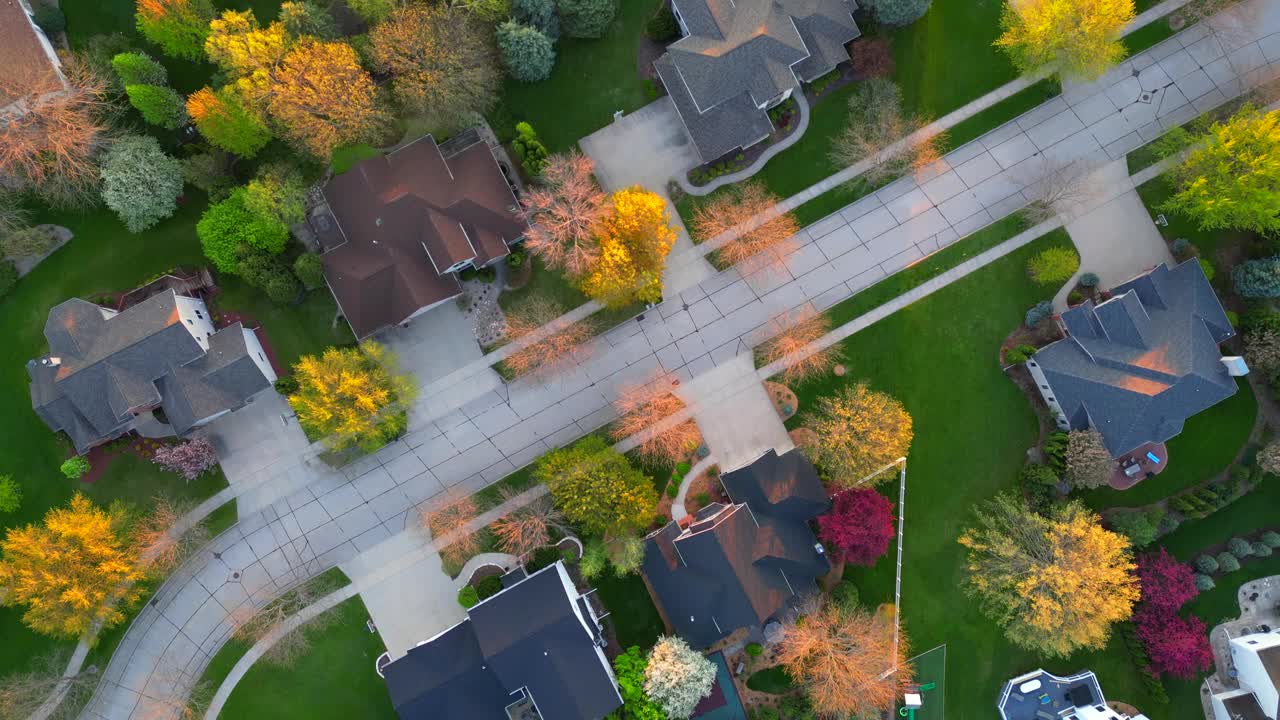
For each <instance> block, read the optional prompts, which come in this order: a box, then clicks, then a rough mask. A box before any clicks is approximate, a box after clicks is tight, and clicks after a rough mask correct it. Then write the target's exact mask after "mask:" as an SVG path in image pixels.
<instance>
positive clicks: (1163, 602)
mask: <svg viewBox="0 0 1280 720" xmlns="http://www.w3.org/2000/svg"><path fill="white" fill-rule="evenodd" d="M1138 582H1139V583H1140V584H1141V586H1142V608H1144V609H1148V610H1150V611H1154V612H1162V613H1170V614H1172V613H1176V612H1178V609H1179V608H1181V607H1182V606H1183V605H1186V604H1187V602H1189V601H1190V600H1191V599H1192V598H1194V597H1195V596H1196V594H1197V593H1199V590H1197V589H1196V581H1195V573H1193V572H1192V571H1191V567H1190V566H1188V565H1186V564H1185V563H1180V562H1178V560H1177V558H1175V557H1173V556H1171V555H1170V554H1169V553H1167V552H1165V549H1164V548H1160V552H1159V554H1157V553H1147V554H1145V555H1142V556H1141V557H1139V558H1138Z"/></svg>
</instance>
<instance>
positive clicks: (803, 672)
mask: <svg viewBox="0 0 1280 720" xmlns="http://www.w3.org/2000/svg"><path fill="white" fill-rule="evenodd" d="M893 626H894V616H893V613H892V609H890V610H889V612H887V613H884V612H881V613H873V612H870V611H868V610H865V609H862V608H858V607H848V606H846V605H841V604H837V603H828V604H827V605H826V606H825V607H823V608H822V609H821V610H819V611H817V612H815V613H811V614H809V615H806V616H805V617H804V618H803V620H802V621H800V622H796V623H793V624H791V625H788V626H787V627H786V628H785V629H784V630H783V634H782V642H780V643H779V644H778V660H779V661H780V662H781V663H782V666H783V667H785V668H786V669H787V674H788V675H790V676H791V677H792V678H794V679H795V680H796V681H797V682H799V683H802V684H803V686H804V687H805V688H806V690H807V691H808V694H809V699H810V700H811V701H812V702H813V709H814V710H815V711H817V713H818V714H819V715H822V716H824V717H860V718H871V717H881V716H883V715H884V714H885V713H888V712H891V711H892V710H893V706H894V703H895V702H896V701H897V699H898V698H899V696H900V695H901V693H902V691H903V690H904V689H905V688H906V686H907V685H909V684H910V683H911V680H912V669H911V665H910V664H909V663H908V662H907V638H906V636H905V635H903V636H900V637H899V639H898V644H897V646H896V647H895V646H894V638H893V629H894V628H893Z"/></svg>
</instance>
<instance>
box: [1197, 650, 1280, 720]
mask: <svg viewBox="0 0 1280 720" xmlns="http://www.w3.org/2000/svg"><path fill="white" fill-rule="evenodd" d="M1228 644H1229V645H1230V647H1231V664H1232V665H1233V666H1234V667H1235V671H1236V682H1238V683H1239V684H1240V687H1239V688H1237V689H1235V690H1228V691H1225V692H1220V693H1216V694H1215V695H1214V696H1213V700H1212V705H1213V716H1214V718H1215V720H1277V719H1278V718H1280V629H1272V630H1270V631H1269V632H1255V633H1251V634H1249V635H1241V636H1240V637H1233V638H1231V640H1230V641H1229V642H1228Z"/></svg>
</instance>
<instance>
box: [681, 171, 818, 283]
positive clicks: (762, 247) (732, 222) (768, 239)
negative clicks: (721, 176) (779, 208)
mask: <svg viewBox="0 0 1280 720" xmlns="http://www.w3.org/2000/svg"><path fill="white" fill-rule="evenodd" d="M780 201H781V200H780V198H778V196H776V195H774V194H773V193H771V192H769V191H768V190H767V189H766V188H765V186H764V184H763V183H760V182H745V183H738V184H736V185H730V186H728V187H727V188H725V190H724V191H722V192H719V193H716V195H714V196H713V198H712V200H711V201H710V202H708V203H705V204H703V205H699V206H698V207H697V209H695V210H694V213H693V223H692V224H693V227H692V231H693V234H694V235H696V236H697V237H698V238H699V239H700V240H701V241H703V242H706V241H708V240H711V239H712V238H714V237H717V236H719V235H721V234H723V233H726V232H729V231H738V232H739V235H738V236H737V237H736V238H734V239H733V240H731V241H729V242H727V243H725V244H724V245H721V246H720V248H719V252H720V258H721V259H722V260H724V261H725V262H727V263H729V264H730V265H739V264H741V265H742V271H743V272H744V273H748V274H749V273H751V272H754V271H755V270H758V269H763V268H774V267H776V268H781V267H785V266H786V264H787V262H788V259H789V258H790V256H791V253H792V252H794V251H795V250H797V249H798V248H799V247H800V243H799V242H798V241H796V239H795V235H796V233H798V232H799V231H800V224H799V223H797V222H796V219H795V217H794V216H793V215H791V213H778V214H775V215H774V216H773V217H771V218H769V219H767V220H764V221H760V220H759V219H758V218H760V217H761V216H763V215H765V214H766V213H775V212H776V211H775V209H774V207H775V206H776V205H777V204H778V203H779V202H780ZM752 222H755V223H758V224H756V225H755V226H754V227H749V225H750V223H752ZM744 227H749V229H744Z"/></svg>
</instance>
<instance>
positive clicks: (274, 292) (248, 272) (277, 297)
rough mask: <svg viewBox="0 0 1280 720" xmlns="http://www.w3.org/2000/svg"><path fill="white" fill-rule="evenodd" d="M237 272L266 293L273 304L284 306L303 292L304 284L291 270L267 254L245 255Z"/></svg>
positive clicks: (247, 281) (253, 253)
mask: <svg viewBox="0 0 1280 720" xmlns="http://www.w3.org/2000/svg"><path fill="white" fill-rule="evenodd" d="M236 270H237V273H238V274H239V275H240V276H241V277H243V278H244V281H245V282H246V283H248V284H249V285H251V286H253V287H256V288H258V289H259V290H261V291H263V292H264V293H266V295H267V297H268V298H270V299H271V302H274V303H279V304H284V303H287V302H290V301H292V300H294V299H296V298H297V297H298V294H299V293H301V292H302V284H301V283H299V282H298V278H297V277H295V276H294V274H293V273H292V272H291V271H290V270H289V268H288V267H287V266H286V265H285V264H284V263H283V262H281V261H280V259H279V258H275V257H272V256H270V255H268V254H266V253H262V252H251V253H247V254H245V255H244V256H243V257H242V258H241V260H240V263H239V265H238V267H237V269H236Z"/></svg>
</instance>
